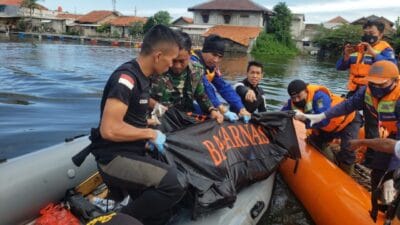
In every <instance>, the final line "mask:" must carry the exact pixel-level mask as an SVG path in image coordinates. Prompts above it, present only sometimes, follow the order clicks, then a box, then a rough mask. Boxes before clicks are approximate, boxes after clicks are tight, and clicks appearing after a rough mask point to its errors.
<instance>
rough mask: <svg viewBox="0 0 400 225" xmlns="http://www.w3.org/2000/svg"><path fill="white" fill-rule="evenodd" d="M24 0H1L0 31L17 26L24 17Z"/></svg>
mask: <svg viewBox="0 0 400 225" xmlns="http://www.w3.org/2000/svg"><path fill="white" fill-rule="evenodd" d="M21 3H22V0H0V31H8V30H9V29H11V28H12V27H14V28H15V27H16V25H17V21H18V20H19V19H20V18H21V17H22V12H20V10H19V9H20V6H21Z"/></svg>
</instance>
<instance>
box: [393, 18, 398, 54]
mask: <svg viewBox="0 0 400 225" xmlns="http://www.w3.org/2000/svg"><path fill="white" fill-rule="evenodd" d="M395 29H396V32H395V33H394V34H393V35H392V37H391V40H392V41H391V45H392V47H393V49H394V51H395V52H396V53H400V17H397V21H396V23H395Z"/></svg>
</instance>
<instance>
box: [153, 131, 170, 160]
mask: <svg viewBox="0 0 400 225" xmlns="http://www.w3.org/2000/svg"><path fill="white" fill-rule="evenodd" d="M153 131H154V132H155V134H154V137H153V138H152V139H150V149H151V150H153V149H154V146H155V147H156V148H157V150H158V152H160V153H161V154H164V143H165V141H166V139H167V137H166V136H165V134H163V133H162V132H161V131H159V130H153ZM152 145H153V146H152Z"/></svg>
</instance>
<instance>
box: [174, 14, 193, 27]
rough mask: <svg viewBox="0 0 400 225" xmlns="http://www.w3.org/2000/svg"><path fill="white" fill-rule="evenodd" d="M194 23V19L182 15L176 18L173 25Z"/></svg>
mask: <svg viewBox="0 0 400 225" xmlns="http://www.w3.org/2000/svg"><path fill="white" fill-rule="evenodd" d="M189 24H193V19H192V18H189V17H184V16H181V17H179V18H178V19H176V20H174V21H173V22H172V23H171V25H172V26H182V25H189Z"/></svg>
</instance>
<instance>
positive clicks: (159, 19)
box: [143, 11, 172, 33]
mask: <svg viewBox="0 0 400 225" xmlns="http://www.w3.org/2000/svg"><path fill="white" fill-rule="evenodd" d="M171 19H172V17H171V16H170V15H169V13H168V12H167V11H158V12H157V13H156V14H154V15H153V16H151V17H149V18H148V19H147V22H146V23H145V24H144V26H143V31H144V33H146V32H147V31H148V30H150V28H152V27H153V26H154V25H157V24H163V25H169V24H170V22H171Z"/></svg>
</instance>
